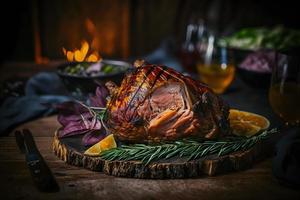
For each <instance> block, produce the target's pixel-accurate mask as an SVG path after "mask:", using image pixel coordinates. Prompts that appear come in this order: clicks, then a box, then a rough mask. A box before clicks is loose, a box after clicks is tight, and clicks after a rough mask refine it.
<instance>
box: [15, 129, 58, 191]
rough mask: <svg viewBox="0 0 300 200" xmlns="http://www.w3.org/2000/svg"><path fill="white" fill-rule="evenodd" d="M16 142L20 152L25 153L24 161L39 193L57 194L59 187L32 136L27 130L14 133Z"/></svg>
mask: <svg viewBox="0 0 300 200" xmlns="http://www.w3.org/2000/svg"><path fill="white" fill-rule="evenodd" d="M15 137H16V142H17V145H18V147H19V149H20V151H21V152H25V160H26V163H27V166H28V168H29V171H30V173H31V177H32V179H33V182H34V184H35V185H36V187H37V188H38V190H39V191H41V192H57V191H59V186H58V184H57V182H56V180H55V178H54V176H53V174H52V172H51V170H50V168H49V167H48V165H47V163H46V162H45V160H44V159H43V157H42V155H41V154H40V152H39V150H38V148H37V147H36V144H35V142H34V139H33V136H32V134H31V132H30V131H29V130H28V129H24V130H23V131H22V132H20V131H16V132H15Z"/></svg>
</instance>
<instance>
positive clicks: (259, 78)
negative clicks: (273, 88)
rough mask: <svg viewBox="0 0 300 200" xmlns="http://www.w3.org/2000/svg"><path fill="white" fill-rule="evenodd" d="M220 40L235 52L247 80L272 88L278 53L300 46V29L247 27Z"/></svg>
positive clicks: (255, 85)
mask: <svg viewBox="0 0 300 200" xmlns="http://www.w3.org/2000/svg"><path fill="white" fill-rule="evenodd" d="M218 43H219V45H220V46H223V47H226V48H227V49H230V50H231V51H232V52H233V56H234V60H235V65H236V66H237V72H238V74H239V76H240V77H241V78H242V79H243V81H244V82H245V83H247V84H248V85H250V86H252V87H255V88H268V87H269V85H270V79H271V72H272V68H273V66H274V65H275V63H274V62H275V52H276V51H280V50H287V49H291V48H295V47H299V46H300V30H293V29H288V28H285V27H283V26H275V27H273V28H267V27H253V28H244V29H241V30H239V31H237V32H235V33H234V34H232V35H231V36H227V37H224V38H221V39H220V40H219V41H218Z"/></svg>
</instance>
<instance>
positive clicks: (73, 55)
mask: <svg viewBox="0 0 300 200" xmlns="http://www.w3.org/2000/svg"><path fill="white" fill-rule="evenodd" d="M62 50H63V53H64V55H65V56H66V57H67V60H68V61H69V62H74V61H75V62H84V61H86V62H98V61H100V60H101V57H100V56H99V53H98V52H97V51H95V50H94V51H93V50H92V52H91V53H90V54H88V53H89V50H90V45H89V43H88V42H87V41H86V40H83V41H82V42H81V47H80V49H75V50H72V51H68V50H66V49H65V48H64V47H63V48H62Z"/></svg>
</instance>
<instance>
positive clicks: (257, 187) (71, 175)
mask: <svg viewBox="0 0 300 200" xmlns="http://www.w3.org/2000/svg"><path fill="white" fill-rule="evenodd" d="M42 123H43V126H41V124H42ZM57 125H58V124H57V122H56V116H52V117H47V118H43V119H39V120H36V121H33V122H29V123H27V124H25V125H22V126H20V127H19V128H23V127H26V128H29V129H30V130H32V132H33V134H34V138H35V141H36V143H37V146H38V148H39V150H40V152H41V154H42V155H43V156H44V158H45V160H46V162H47V163H48V165H49V167H50V168H51V170H52V172H53V173H54V175H55V177H56V179H57V181H58V183H59V185H60V192H58V193H40V192H38V190H37V189H36V188H35V186H34V185H33V182H32V180H31V177H30V173H29V171H28V169H27V166H26V164H25V159H24V155H22V154H21V153H20V152H19V150H18V148H17V145H16V143H15V138H14V137H13V135H10V136H8V137H1V138H0V143H1V145H0V177H1V178H0V192H1V199H118V200H120V199H126V200H131V199H172V200H177V199H251V200H253V199H299V198H300V192H299V191H296V190H292V189H289V188H286V187H283V186H281V185H279V184H278V182H277V181H276V180H275V179H274V177H273V176H272V168H271V167H272V162H271V159H267V160H265V161H263V162H260V163H258V164H257V165H255V167H253V168H252V169H249V170H245V171H241V172H237V173H229V174H226V175H218V176H212V177H205V178H201V179H198V178H197V179H195V178H194V179H167V180H149V179H148V180H145V179H131V178H117V177H113V176H107V175H105V174H103V173H100V172H93V171H90V170H85V169H83V168H80V167H75V166H71V165H68V164H66V163H64V162H63V161H62V160H60V159H58V158H57V156H55V155H54V153H53V151H52V141H53V132H54V131H55V129H56V128H57ZM45 127H46V128H45Z"/></svg>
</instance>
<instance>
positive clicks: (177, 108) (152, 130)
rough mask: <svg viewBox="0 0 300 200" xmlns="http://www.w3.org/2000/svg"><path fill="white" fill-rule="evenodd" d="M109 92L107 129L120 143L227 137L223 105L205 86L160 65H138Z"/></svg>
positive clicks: (227, 125) (227, 128) (227, 129)
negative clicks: (119, 84)
mask: <svg viewBox="0 0 300 200" xmlns="http://www.w3.org/2000/svg"><path fill="white" fill-rule="evenodd" d="M107 86H108V88H109V89H110V91H111V99H110V101H109V102H108V107H107V111H108V120H107V125H108V128H109V130H110V131H111V133H113V134H114V135H115V136H116V137H117V138H118V139H119V140H121V141H127V142H160V141H171V140H178V139H182V138H188V137H194V138H195V137H196V138H208V139H212V138H217V137H220V136H224V135H226V134H228V133H229V122H228V114H229V107H228V105H227V104H226V103H225V102H224V101H223V100H222V99H221V98H220V97H219V96H218V95H216V94H214V93H213V92H212V91H211V90H210V89H209V88H208V87H207V86H206V85H204V84H203V83H201V82H199V81H196V80H194V79H192V78H191V77H189V76H184V75H182V74H180V73H179V72H177V71H175V70H173V69H170V68H168V67H166V66H161V65H150V64H143V63H139V66H138V67H137V68H136V69H134V70H133V71H132V72H130V73H128V74H127V75H126V76H125V78H124V79H123V81H122V83H121V86H120V87H119V88H116V87H115V86H114V85H112V84H111V83H109V84H107Z"/></svg>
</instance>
